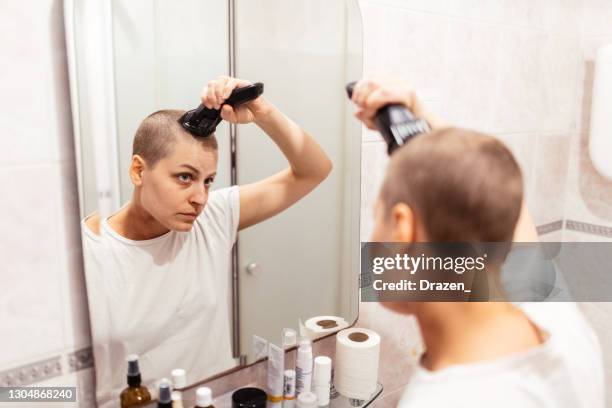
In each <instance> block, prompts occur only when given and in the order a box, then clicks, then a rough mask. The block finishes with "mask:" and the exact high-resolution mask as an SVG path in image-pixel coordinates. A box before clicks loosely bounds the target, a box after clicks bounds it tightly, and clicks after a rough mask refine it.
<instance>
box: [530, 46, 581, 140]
mask: <svg viewBox="0 0 612 408" xmlns="http://www.w3.org/2000/svg"><path fill="white" fill-rule="evenodd" d="M579 55H580V41H579V38H578V37H568V38H559V37H555V36H547V37H546V42H545V44H544V49H543V50H542V61H541V63H542V74H541V78H542V82H541V83H540V84H539V85H540V86H541V87H542V94H541V101H540V102H541V104H540V106H539V111H538V114H539V117H538V118H537V122H536V124H537V130H538V131H540V132H541V131H549V132H550V131H552V132H559V131H568V130H575V129H576V127H577V123H576V118H577V109H578V98H577V90H578V86H579V85H578V76H579V67H580V57H579ZM561 61H563V62H562V63H561Z"/></svg>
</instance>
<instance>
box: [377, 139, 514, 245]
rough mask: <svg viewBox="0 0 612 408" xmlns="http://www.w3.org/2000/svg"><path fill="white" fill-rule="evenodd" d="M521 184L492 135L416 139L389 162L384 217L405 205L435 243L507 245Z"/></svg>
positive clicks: (510, 157) (507, 152)
mask: <svg viewBox="0 0 612 408" xmlns="http://www.w3.org/2000/svg"><path fill="white" fill-rule="evenodd" d="M522 199H523V179H522V175H521V171H520V168H519V166H518V164H517V162H516V160H515V159H514V156H513V155H512V153H511V152H510V150H509V149H508V148H507V147H506V146H505V145H504V144H503V143H502V142H500V141H499V140H497V139H495V138H494V137H492V136H489V135H486V134H483V133H479V132H476V131H472V130H467V129H459V128H446V129H441V130H436V131H433V132H431V133H429V134H425V135H421V136H418V137H415V138H414V139H413V140H411V141H410V142H408V143H407V144H406V145H405V146H403V147H401V148H400V149H398V150H397V151H396V152H395V153H394V154H393V156H392V157H391V160H390V163H389V167H388V170H387V175H386V177H385V180H384V182H383V185H382V188H381V200H382V203H383V205H384V212H385V214H386V216H389V214H390V213H391V209H392V208H393V206H394V205H396V204H398V203H405V204H407V205H409V206H410V207H411V208H412V209H413V211H414V212H415V214H416V216H417V219H418V220H420V222H421V223H422V227H423V228H424V230H425V232H426V235H427V237H428V238H429V239H430V240H431V241H435V242H465V241H480V242H506V241H511V240H512V236H513V233H514V227H515V225H516V222H517V220H518V217H519V213H520V210H521V203H522Z"/></svg>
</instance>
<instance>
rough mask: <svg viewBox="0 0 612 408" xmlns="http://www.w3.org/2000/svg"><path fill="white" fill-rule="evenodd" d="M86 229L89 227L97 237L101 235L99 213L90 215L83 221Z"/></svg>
mask: <svg viewBox="0 0 612 408" xmlns="http://www.w3.org/2000/svg"><path fill="white" fill-rule="evenodd" d="M83 224H84V227H87V228H88V229H89V230H90V231H91V232H93V233H94V234H95V235H100V214H98V212H97V211H95V212H93V213H91V214H89V215H88V216H87V217H85V218H84V219H83Z"/></svg>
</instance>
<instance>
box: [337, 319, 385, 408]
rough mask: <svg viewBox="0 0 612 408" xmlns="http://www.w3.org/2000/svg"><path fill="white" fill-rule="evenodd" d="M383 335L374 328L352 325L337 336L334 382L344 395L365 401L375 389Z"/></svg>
mask: <svg viewBox="0 0 612 408" xmlns="http://www.w3.org/2000/svg"><path fill="white" fill-rule="evenodd" d="M379 355H380V336H379V335H378V333H376V332H375V331H373V330H368V329H360V328H350V329H346V330H342V331H341V332H339V333H338V335H337V336H336V369H335V373H334V385H335V387H336V389H337V390H338V392H339V393H340V394H342V395H344V396H345V397H348V398H354V399H360V400H365V399H368V398H369V397H370V396H371V395H372V394H373V393H374V391H375V390H376V384H377V382H378V359H379Z"/></svg>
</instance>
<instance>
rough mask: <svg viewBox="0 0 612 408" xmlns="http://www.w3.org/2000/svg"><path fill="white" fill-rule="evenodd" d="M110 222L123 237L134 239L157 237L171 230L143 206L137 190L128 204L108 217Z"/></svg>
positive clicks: (141, 239)
mask: <svg viewBox="0 0 612 408" xmlns="http://www.w3.org/2000/svg"><path fill="white" fill-rule="evenodd" d="M108 224H109V225H110V226H111V228H112V229H113V230H115V232H117V233H118V234H119V235H121V236H122V237H125V238H128V239H131V240H134V241H143V240H147V239H153V238H157V237H159V236H161V235H163V234H165V233H167V232H168V231H170V230H169V229H168V228H166V227H164V226H163V225H162V224H160V222H159V221H157V220H156V219H155V218H153V216H152V215H151V214H150V213H149V212H148V211H147V210H146V209H145V208H144V207H143V206H142V202H141V199H140V195H139V194H138V193H137V192H134V194H133V195H132V200H130V202H129V203H127V205H125V206H124V207H123V208H121V210H119V212H117V213H116V214H113V215H112V216H111V217H110V218H109V219H108Z"/></svg>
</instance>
